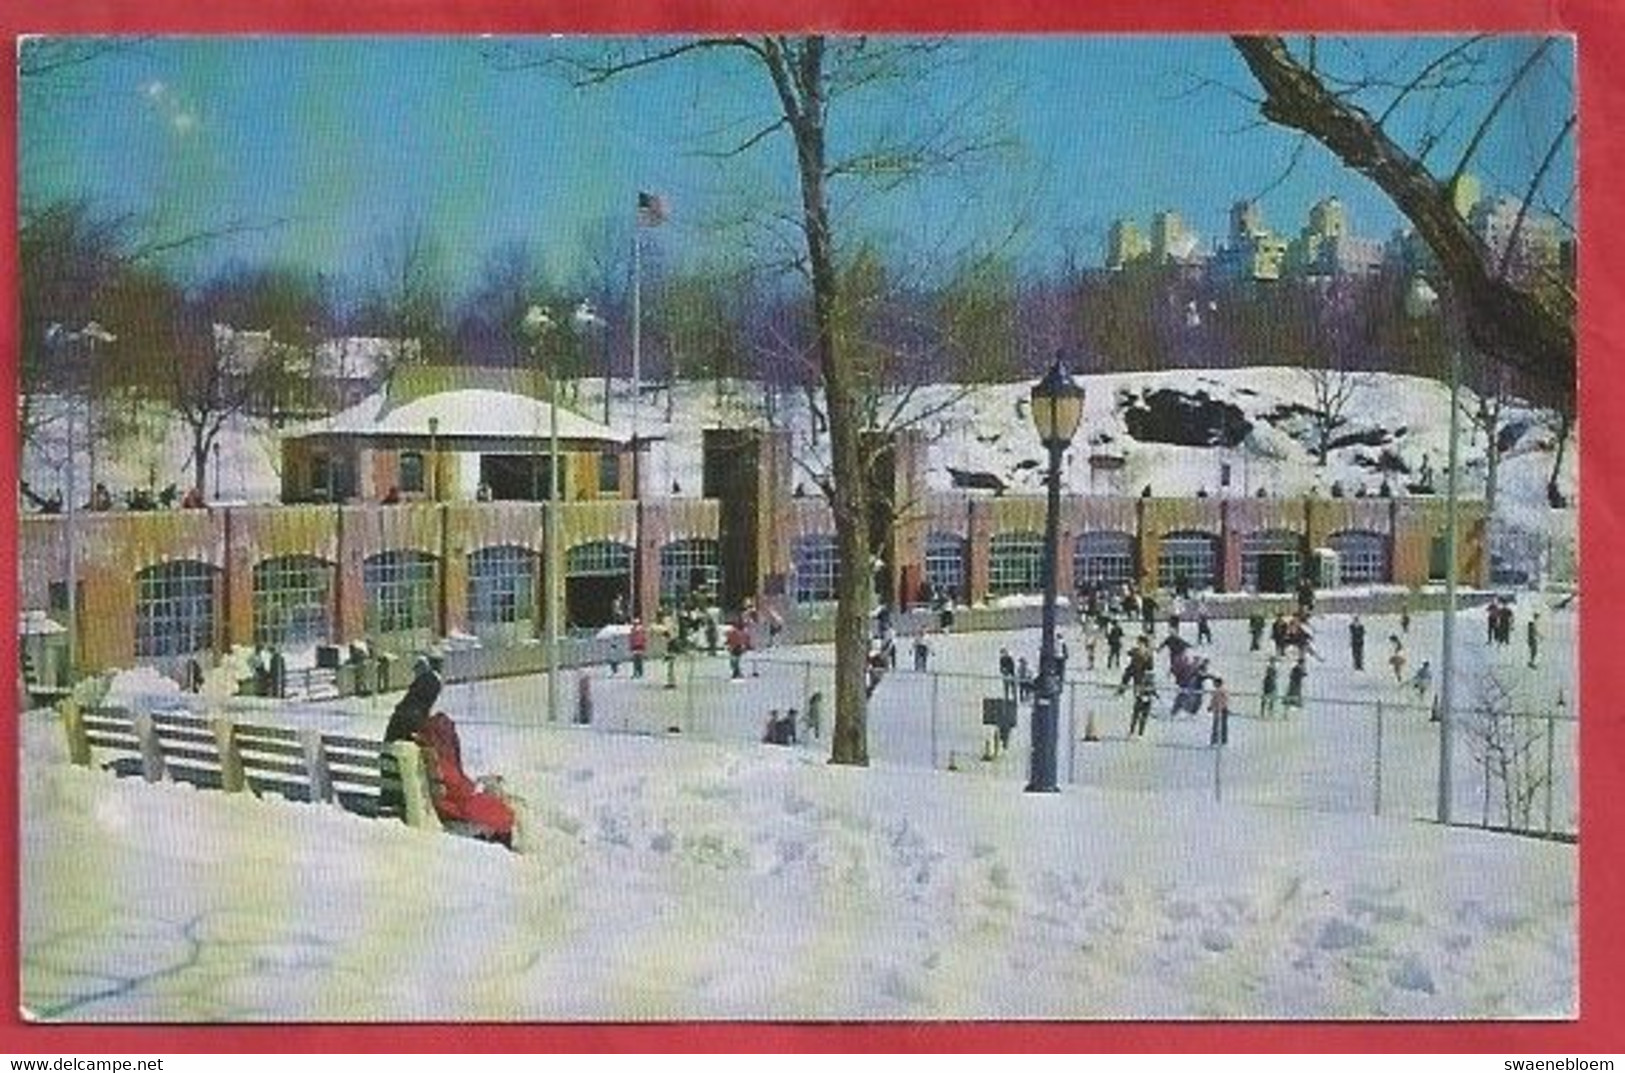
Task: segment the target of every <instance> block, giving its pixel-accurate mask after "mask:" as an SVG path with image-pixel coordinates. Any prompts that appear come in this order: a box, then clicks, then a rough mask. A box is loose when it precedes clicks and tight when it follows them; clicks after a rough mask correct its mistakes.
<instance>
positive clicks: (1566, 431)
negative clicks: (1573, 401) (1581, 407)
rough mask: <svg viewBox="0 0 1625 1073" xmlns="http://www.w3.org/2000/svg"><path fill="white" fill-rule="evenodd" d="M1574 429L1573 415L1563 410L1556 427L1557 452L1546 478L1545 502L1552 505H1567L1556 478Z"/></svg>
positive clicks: (1565, 497) (1559, 475) (1566, 499)
mask: <svg viewBox="0 0 1625 1073" xmlns="http://www.w3.org/2000/svg"><path fill="white" fill-rule="evenodd" d="M1573 431H1574V415H1573V414H1571V413H1568V412H1567V411H1564V413H1563V420H1562V423H1561V424H1560V425H1559V426H1558V429H1557V452H1556V454H1554V455H1553V456H1552V472H1551V475H1550V476H1548V477H1547V478H1546V502H1547V503H1548V504H1550V505H1551V506H1553V507H1566V506H1568V502H1569V501H1568V497H1567V496H1565V495H1564V494H1563V491H1562V489H1561V488H1559V487H1558V478H1559V477H1561V476H1562V473H1563V456H1564V453H1565V452H1566V451H1567V450H1568V446H1569V436H1570V434H1571V433H1573Z"/></svg>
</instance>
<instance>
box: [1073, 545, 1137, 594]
mask: <svg viewBox="0 0 1625 1073" xmlns="http://www.w3.org/2000/svg"><path fill="white" fill-rule="evenodd" d="M1134 549H1135V542H1134V537H1133V536H1131V535H1129V534H1128V533H1114V532H1100V533H1084V534H1082V535H1080V536H1079V537H1078V540H1077V543H1076V544H1075V545H1074V546H1073V549H1072V584H1073V586H1074V587H1076V588H1079V589H1082V588H1083V586H1084V585H1085V584H1087V583H1089V582H1098V581H1105V582H1112V583H1116V582H1122V581H1133V580H1134V579H1135V571H1134Z"/></svg>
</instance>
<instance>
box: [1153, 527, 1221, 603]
mask: <svg viewBox="0 0 1625 1073" xmlns="http://www.w3.org/2000/svg"><path fill="white" fill-rule="evenodd" d="M1218 549H1219V538H1218V537H1216V536H1214V535H1212V534H1211V533H1199V532H1189V531H1178V532H1173V533H1169V534H1168V535H1167V536H1165V537H1163V538H1162V541H1161V544H1160V546H1159V547H1158V549H1157V582H1158V584H1160V585H1163V586H1166V587H1170V588H1171V587H1173V586H1174V585H1176V584H1177V583H1178V580H1179V578H1180V576H1181V575H1184V578H1185V582H1186V583H1187V584H1188V585H1189V586H1190V587H1191V589H1192V591H1195V590H1198V589H1211V588H1213V587H1214V580H1215V578H1216V577H1217V576H1218V574H1217V570H1216V567H1217V564H1218V559H1219V552H1218Z"/></svg>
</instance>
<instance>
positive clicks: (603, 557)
mask: <svg viewBox="0 0 1625 1073" xmlns="http://www.w3.org/2000/svg"><path fill="white" fill-rule="evenodd" d="M631 572H632V549H631V548H629V547H627V546H626V545H625V544H617V543H615V542H614V541H612V540H595V541H593V542H592V543H590V544H577V545H576V546H575V547H573V548H571V549H570V550H569V551H568V552H566V553H565V556H564V576H565V577H620V576H621V575H623V574H630V573H631Z"/></svg>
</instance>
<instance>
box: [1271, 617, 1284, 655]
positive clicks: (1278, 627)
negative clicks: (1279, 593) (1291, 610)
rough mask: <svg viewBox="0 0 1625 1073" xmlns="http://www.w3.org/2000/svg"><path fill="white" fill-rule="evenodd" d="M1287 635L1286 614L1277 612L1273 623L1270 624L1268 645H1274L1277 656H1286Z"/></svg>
mask: <svg viewBox="0 0 1625 1073" xmlns="http://www.w3.org/2000/svg"><path fill="white" fill-rule="evenodd" d="M1287 633H1288V626H1287V621H1286V612H1285V611H1280V612H1277V613H1276V615H1275V621H1274V622H1272V623H1270V643H1271V644H1273V645H1275V654H1276V655H1277V656H1285V655H1286V645H1287Z"/></svg>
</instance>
